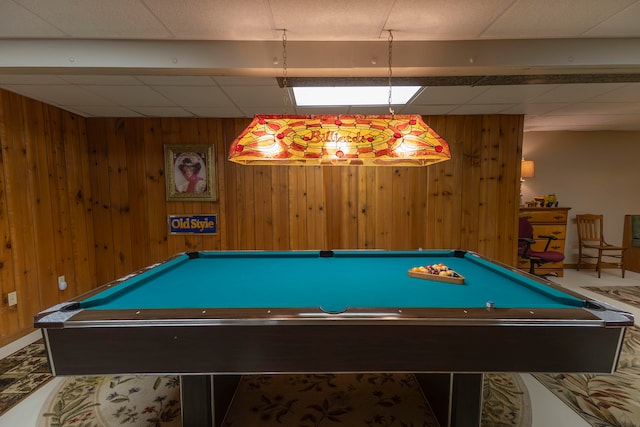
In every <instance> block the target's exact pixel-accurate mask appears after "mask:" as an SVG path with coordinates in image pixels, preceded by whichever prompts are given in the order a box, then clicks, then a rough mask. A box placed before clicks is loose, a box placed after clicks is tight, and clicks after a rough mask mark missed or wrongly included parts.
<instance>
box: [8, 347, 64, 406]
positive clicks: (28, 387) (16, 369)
mask: <svg viewBox="0 0 640 427" xmlns="http://www.w3.org/2000/svg"><path fill="white" fill-rule="evenodd" d="M51 378H52V376H51V373H50V372H49V364H48V363H47V355H46V352H45V348H44V343H43V342H42V340H40V341H37V342H35V343H33V344H30V345H28V346H26V347H24V348H22V349H20V350H18V351H16V352H15V353H12V354H10V355H9V356H7V357H5V358H4V359H0V415H2V414H4V413H5V412H6V411H8V410H9V409H11V408H13V407H14V406H15V405H16V404H18V403H19V402H20V401H21V400H22V399H24V398H26V397H27V396H29V395H30V394H31V393H33V392H34V391H36V390H37V389H38V388H40V387H41V386H42V385H44V384H46V383H47V382H48V381H49V380H50V379H51Z"/></svg>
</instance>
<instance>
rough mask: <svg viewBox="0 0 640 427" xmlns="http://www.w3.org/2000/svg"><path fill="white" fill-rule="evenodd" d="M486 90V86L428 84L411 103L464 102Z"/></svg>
mask: <svg viewBox="0 0 640 427" xmlns="http://www.w3.org/2000/svg"><path fill="white" fill-rule="evenodd" d="M487 90H489V88H488V87H487V86H476V87H471V86H429V87H426V88H424V89H423V90H422V92H420V93H419V94H418V96H416V98H415V99H414V101H413V102H412V104H415V105H432V104H436V105H438V104H440V105H441V104H464V103H467V102H469V101H470V100H472V99H473V98H475V97H477V96H479V95H480V94H481V93H483V92H486V91H487Z"/></svg>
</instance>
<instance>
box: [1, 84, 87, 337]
mask: <svg viewBox="0 0 640 427" xmlns="http://www.w3.org/2000/svg"><path fill="white" fill-rule="evenodd" d="M85 125H86V121H85V119H83V118H82V117H79V116H77V115H75V114H71V113H67V112H65V111H62V110H60V109H58V108H56V107H52V106H48V105H46V104H43V103H41V102H37V101H33V100H30V99H28V98H25V97H22V96H19V95H15V94H12V93H10V92H7V91H4V90H0V154H1V156H0V289H1V291H2V302H1V304H0V344H2V343H3V342H4V341H5V340H9V339H11V338H13V337H16V336H17V335H19V334H21V333H22V332H24V331H28V330H30V328H31V327H32V326H33V316H34V314H36V313H37V312H38V311H40V310H41V309H43V308H46V307H48V306H51V305H54V304H56V303H58V302H62V301H64V300H66V299H67V297H68V296H69V295H76V294H79V293H82V292H86V291H88V290H90V289H91V288H93V287H95V285H96V277H95V270H96V262H95V251H94V247H93V246H94V243H93V242H94V237H93V233H94V227H93V216H92V214H91V209H92V206H91V204H90V198H91V181H90V179H89V175H90V170H89V162H88V156H87V146H86V132H85ZM59 275H65V277H66V279H67V282H68V283H69V287H68V289H67V290H66V291H64V292H61V291H59V290H58V281H57V277H58V276H59ZM14 291H16V292H17V296H18V305H17V306H15V307H8V305H7V303H6V297H7V294H8V293H9V292H14Z"/></svg>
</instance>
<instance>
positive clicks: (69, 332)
mask: <svg viewBox="0 0 640 427" xmlns="http://www.w3.org/2000/svg"><path fill="white" fill-rule="evenodd" d="M433 264H444V265H446V266H448V267H449V268H450V269H452V270H454V271H456V272H457V273H458V274H459V275H461V276H463V278H464V282H463V283H450V282H445V281H439V280H434V279H436V278H435V277H428V278H426V279H425V278H415V277H410V276H409V274H408V271H409V270H410V269H412V268H413V267H417V266H426V265H433ZM631 325H633V316H632V315H630V314H629V313H625V312H621V311H619V310H616V309H615V308H613V307H611V306H608V305H605V304H604V303H601V302H598V301H595V300H590V299H587V298H585V297H583V296H581V295H579V294H576V293H574V292H571V291H569V290H566V289H563V288H561V287H559V286H557V285H554V284H552V283H551V282H548V281H546V280H543V279H541V278H538V277H535V276H532V275H530V274H528V273H525V272H522V271H520V270H517V269H515V268H512V267H509V266H507V265H504V264H501V263H498V262H495V261H492V260H490V259H487V258H485V257H483V256H480V255H479V254H477V253H474V252H469V251H462V250H416V251H346V250H345V251H288V252H267V251H232V252H222V251H202V252H191V253H183V254H178V255H176V256H174V257H172V258H170V259H168V260H166V261H164V262H161V263H158V264H154V265H151V266H149V267H147V268H145V269H143V270H140V271H138V272H136V273H134V274H131V275H129V276H126V277H123V278H121V279H119V280H116V281H114V282H111V283H108V284H106V285H104V286H102V287H99V288H97V289H95V290H93V291H92V292H89V293H87V294H85V295H82V296H80V297H78V298H77V299H75V300H74V301H70V302H67V303H63V304H59V305H57V306H55V307H52V308H51V309H48V310H45V311H43V312H41V313H39V314H38V315H37V316H36V319H35V326H36V327H38V328H41V329H42V332H43V335H44V338H45V343H46V346H47V350H48V356H49V360H50V363H51V369H52V372H53V374H55V375H106V374H127V373H144V374H167V373H168V374H179V375H181V381H182V383H181V384H182V389H181V390H182V391H181V392H182V405H183V406H182V408H183V409H182V413H183V422H184V425H185V426H191V425H193V426H202V425H219V424H220V423H221V421H222V418H223V416H224V411H225V409H226V407H227V406H228V405H229V402H230V400H231V397H230V396H232V394H233V390H234V386H235V384H236V381H237V378H239V375H242V374H254V373H326V372H331V373H353V372H413V373H416V375H417V378H418V380H419V382H420V383H421V385H422V387H423V391H424V392H425V395H426V396H427V398H428V399H429V401H430V403H431V405H432V407H433V409H434V412H435V413H436V416H437V417H438V419H439V420H440V423H441V425H443V426H473V425H479V424H480V410H481V400H482V379H483V373H486V372H547V373H550V372H612V371H614V370H615V369H616V364H617V361H618V357H619V352H620V349H621V345H622V340H623V337H624V333H625V329H626V328H627V327H629V326H631Z"/></svg>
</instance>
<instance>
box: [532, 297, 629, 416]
mask: <svg viewBox="0 0 640 427" xmlns="http://www.w3.org/2000/svg"><path fill="white" fill-rule="evenodd" d="M585 289H588V290H589V291H592V292H596V293H599V294H601V295H606V296H607V297H610V298H612V299H616V300H618V301H621V302H624V303H627V304H630V305H633V306H636V307H640V287H638V286H610V287H603V288H600V287H585ZM535 377H536V379H537V380H538V381H540V382H541V383H542V384H543V385H544V386H545V387H547V388H548V389H549V390H551V391H552V392H553V393H554V394H555V395H556V396H558V398H560V400H562V401H563V402H564V403H565V404H567V405H568V406H569V407H570V408H572V409H573V410H574V411H575V412H576V413H577V414H579V415H580V416H581V417H582V418H583V419H584V420H585V421H587V422H588V423H589V424H591V425H592V426H594V427H611V426H620V427H640V402H639V400H638V399H639V396H640V329H639V328H637V327H632V328H629V329H628V330H627V333H626V336H625V341H624V343H623V348H622V352H621V355H620V362H619V364H618V370H617V371H616V372H615V373H613V374H610V375H598V374H583V375H577V374H554V375H535Z"/></svg>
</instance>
